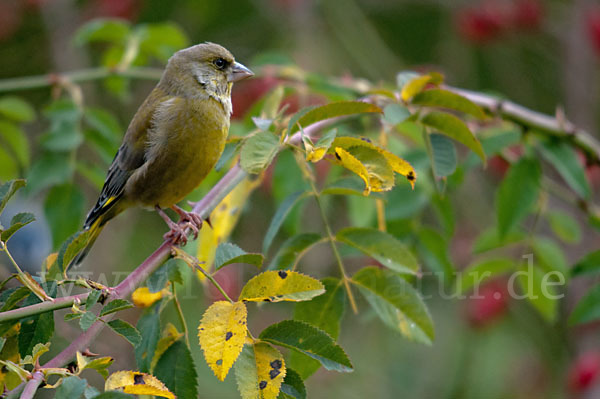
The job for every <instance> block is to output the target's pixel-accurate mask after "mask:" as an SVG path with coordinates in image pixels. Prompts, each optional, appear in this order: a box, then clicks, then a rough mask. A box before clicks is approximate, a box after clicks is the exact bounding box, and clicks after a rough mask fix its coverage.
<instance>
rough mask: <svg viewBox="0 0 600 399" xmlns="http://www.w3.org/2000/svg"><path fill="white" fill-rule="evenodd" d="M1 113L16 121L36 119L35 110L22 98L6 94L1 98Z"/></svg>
mask: <svg viewBox="0 0 600 399" xmlns="http://www.w3.org/2000/svg"><path fill="white" fill-rule="evenodd" d="M0 115H3V116H5V117H6V118H8V119H12V120H13V121H16V122H31V121H32V120H34V119H35V110H34V109H33V107H32V106H31V105H29V103H27V102H26V101H25V100H23V99H22V98H19V97H15V96H5V97H2V98H0Z"/></svg>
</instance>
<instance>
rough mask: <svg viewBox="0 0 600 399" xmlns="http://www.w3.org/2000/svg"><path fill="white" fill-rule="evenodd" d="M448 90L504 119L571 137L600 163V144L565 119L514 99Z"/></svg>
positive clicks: (553, 134)
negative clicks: (523, 104)
mask: <svg viewBox="0 0 600 399" xmlns="http://www.w3.org/2000/svg"><path fill="white" fill-rule="evenodd" d="M446 89H448V90H450V91H453V92H455V93H457V94H460V95H461V96H464V97H466V98H468V99H469V100H471V101H472V102H474V103H475V104H477V105H479V106H480V107H482V108H484V109H486V110H488V111H490V112H492V113H496V114H498V115H501V116H502V117H503V118H505V119H508V120H512V121H514V122H517V123H519V124H522V125H525V126H528V127H531V128H534V129H537V130H539V131H542V132H545V133H548V134H550V135H552V136H556V137H562V138H570V139H572V140H573V143H574V144H575V145H576V146H577V147H578V148H580V149H581V150H583V151H584V152H585V153H586V154H587V155H588V156H589V157H591V160H593V161H594V162H596V163H600V143H599V142H598V141H597V140H596V139H595V138H594V137H592V136H591V135H590V134H589V133H588V132H586V131H585V130H583V129H580V128H578V127H577V126H575V125H574V124H573V123H571V122H570V121H568V120H567V119H565V118H559V117H553V116H550V115H546V114H542V113H540V112H537V111H533V110H530V109H528V108H525V107H523V106H522V105H519V104H516V103H514V102H512V101H508V100H504V99H501V98H498V97H494V96H491V95H487V94H482V93H478V92H474V91H470V90H465V89H459V88H456V87H450V86H447V87H446Z"/></svg>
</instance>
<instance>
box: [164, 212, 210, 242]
mask: <svg viewBox="0 0 600 399" xmlns="http://www.w3.org/2000/svg"><path fill="white" fill-rule="evenodd" d="M171 209H173V210H174V211H175V212H177V214H178V215H179V225H183V226H184V228H189V229H190V230H192V232H193V233H194V240H195V239H197V238H198V232H199V231H200V229H201V228H202V223H203V220H202V217H200V215H198V214H197V213H194V212H187V211H185V210H183V209H181V208H180V207H178V206H177V205H173V206H172V207H171Z"/></svg>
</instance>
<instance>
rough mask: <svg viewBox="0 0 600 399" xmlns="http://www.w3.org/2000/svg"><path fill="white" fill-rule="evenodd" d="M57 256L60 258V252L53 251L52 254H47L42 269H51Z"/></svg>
mask: <svg viewBox="0 0 600 399" xmlns="http://www.w3.org/2000/svg"><path fill="white" fill-rule="evenodd" d="M56 258H58V252H53V253H51V254H50V255H48V256H46V259H45V260H44V263H43V264H42V270H50V268H51V267H52V265H54V263H56Z"/></svg>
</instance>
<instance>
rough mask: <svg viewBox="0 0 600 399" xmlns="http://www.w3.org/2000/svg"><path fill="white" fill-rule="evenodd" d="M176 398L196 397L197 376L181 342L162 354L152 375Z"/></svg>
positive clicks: (186, 348) (186, 350)
mask: <svg viewBox="0 0 600 399" xmlns="http://www.w3.org/2000/svg"><path fill="white" fill-rule="evenodd" d="M152 374H153V375H154V376H156V378H158V379H159V380H160V381H162V382H163V384H165V385H166V386H167V388H169V391H171V392H173V393H174V394H175V395H176V396H177V397H178V398H197V397H198V375H197V373H196V366H195V365H194V360H193V359H192V354H191V353H190V350H189V349H188V347H187V346H186V345H185V343H184V342H182V341H181V340H179V341H177V342H175V343H174V344H172V345H171V346H170V347H169V349H167V350H166V351H165V353H163V354H162V356H161V357H160V359H159V360H158V363H157V364H156V367H155V368H154V371H153V373H152Z"/></svg>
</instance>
